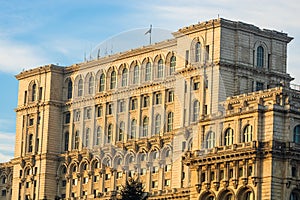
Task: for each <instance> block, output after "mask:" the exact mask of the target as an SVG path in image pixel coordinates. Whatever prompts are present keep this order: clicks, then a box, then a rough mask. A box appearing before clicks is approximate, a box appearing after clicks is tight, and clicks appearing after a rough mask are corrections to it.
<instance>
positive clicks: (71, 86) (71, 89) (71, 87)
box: [67, 79, 73, 99]
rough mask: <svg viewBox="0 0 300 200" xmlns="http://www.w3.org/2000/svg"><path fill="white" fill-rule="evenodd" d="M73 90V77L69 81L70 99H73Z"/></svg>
mask: <svg viewBox="0 0 300 200" xmlns="http://www.w3.org/2000/svg"><path fill="white" fill-rule="evenodd" d="M72 92H73V83H72V81H71V79H69V81H68V94H67V97H68V99H72Z"/></svg>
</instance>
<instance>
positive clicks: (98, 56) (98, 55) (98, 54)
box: [97, 48, 100, 60]
mask: <svg viewBox="0 0 300 200" xmlns="http://www.w3.org/2000/svg"><path fill="white" fill-rule="evenodd" d="M99 58H100V48H99V49H98V52H97V59H98V60H99Z"/></svg>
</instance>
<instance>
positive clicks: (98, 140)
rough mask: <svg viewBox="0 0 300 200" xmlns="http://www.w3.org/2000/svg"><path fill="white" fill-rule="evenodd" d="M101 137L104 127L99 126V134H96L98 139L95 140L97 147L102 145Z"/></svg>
mask: <svg viewBox="0 0 300 200" xmlns="http://www.w3.org/2000/svg"><path fill="white" fill-rule="evenodd" d="M101 136H102V127H101V126H98V128H97V133H96V138H95V140H96V141H95V145H100V143H101Z"/></svg>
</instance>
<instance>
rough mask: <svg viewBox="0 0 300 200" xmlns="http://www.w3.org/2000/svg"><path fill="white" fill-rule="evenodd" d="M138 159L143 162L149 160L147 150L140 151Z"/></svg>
mask: <svg viewBox="0 0 300 200" xmlns="http://www.w3.org/2000/svg"><path fill="white" fill-rule="evenodd" d="M137 158H138V159H137V161H138V162H139V163H141V162H147V158H148V157H147V152H146V151H142V152H139V154H138V155H137Z"/></svg>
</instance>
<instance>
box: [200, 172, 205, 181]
mask: <svg viewBox="0 0 300 200" xmlns="http://www.w3.org/2000/svg"><path fill="white" fill-rule="evenodd" d="M201 182H205V172H203V173H201Z"/></svg>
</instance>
